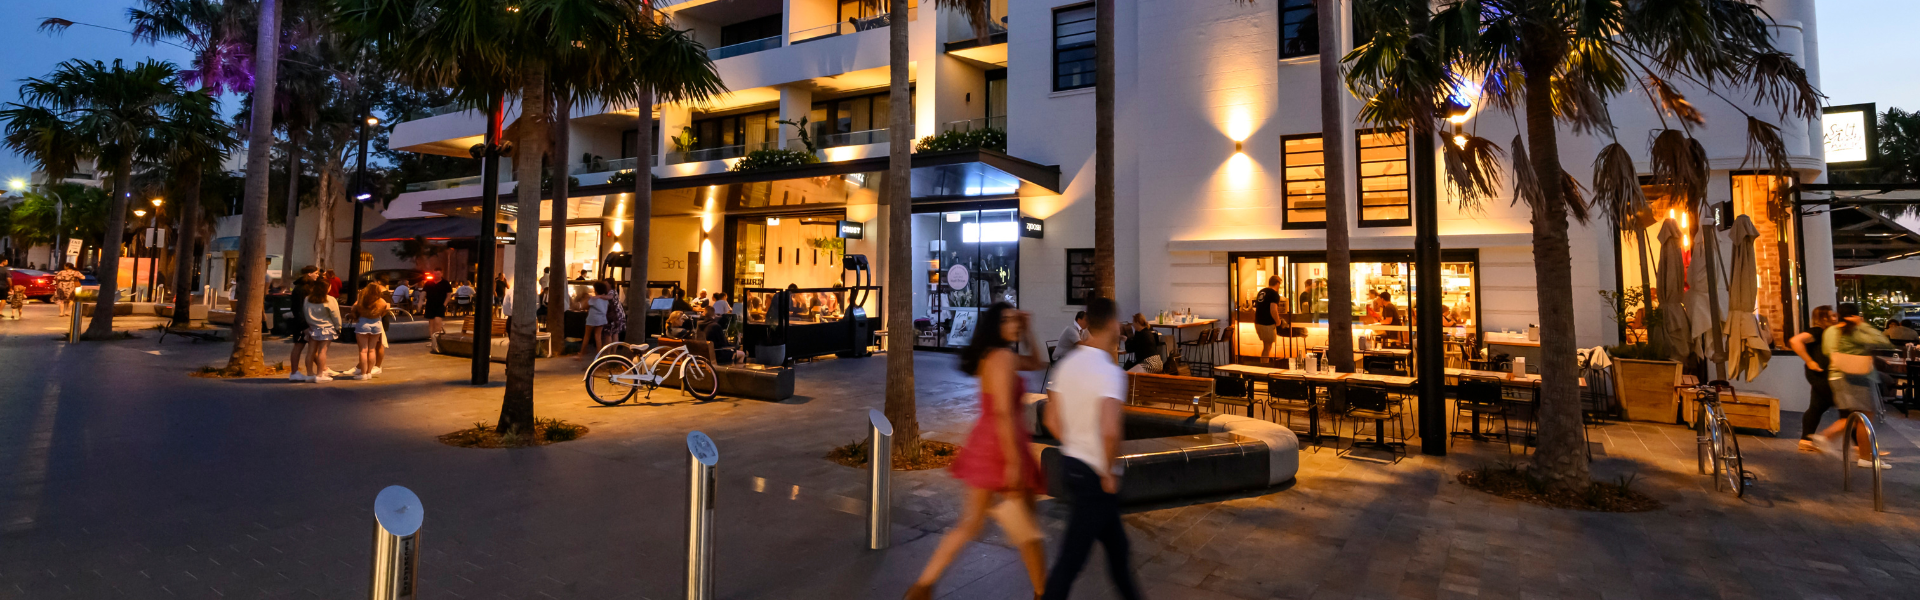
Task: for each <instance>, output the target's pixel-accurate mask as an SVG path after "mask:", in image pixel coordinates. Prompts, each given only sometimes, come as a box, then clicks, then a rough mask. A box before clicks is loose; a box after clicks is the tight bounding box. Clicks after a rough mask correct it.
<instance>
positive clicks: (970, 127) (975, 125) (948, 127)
mask: <svg viewBox="0 0 1920 600" xmlns="http://www.w3.org/2000/svg"><path fill="white" fill-rule="evenodd" d="M980 129H998V130H1001V131H1006V130H1007V117H1006V115H1001V116H998V117H987V118H984V119H967V120H964V121H949V122H947V124H945V125H942V126H941V127H940V132H941V133H947V132H952V131H976V130H980Z"/></svg>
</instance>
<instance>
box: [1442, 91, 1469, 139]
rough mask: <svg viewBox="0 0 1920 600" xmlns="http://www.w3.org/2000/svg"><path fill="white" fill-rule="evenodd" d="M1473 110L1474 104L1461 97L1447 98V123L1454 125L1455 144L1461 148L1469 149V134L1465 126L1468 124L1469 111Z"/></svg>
mask: <svg viewBox="0 0 1920 600" xmlns="http://www.w3.org/2000/svg"><path fill="white" fill-rule="evenodd" d="M1472 108H1473V103H1472V102H1469V101H1467V100H1466V99H1465V98H1461V97H1460V96H1450V97H1448V98H1447V122H1448V123H1452V124H1453V144H1454V145H1455V146H1459V147H1461V148H1465V147H1467V132H1466V128H1465V127H1464V126H1465V125H1466V123H1467V114H1468V111H1469V110H1471V109H1472Z"/></svg>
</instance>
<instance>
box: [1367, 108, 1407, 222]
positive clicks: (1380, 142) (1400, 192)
mask: <svg viewBox="0 0 1920 600" xmlns="http://www.w3.org/2000/svg"><path fill="white" fill-rule="evenodd" d="M1356 133H1357V134H1358V135H1357V136H1356V138H1357V139H1358V141H1359V142H1360V143H1359V148H1358V150H1359V152H1358V156H1359V159H1360V160H1359V161H1358V163H1357V164H1358V166H1359V175H1360V226H1361V227H1405V226H1408V225H1412V224H1413V204H1412V196H1411V195H1410V194H1409V193H1408V191H1409V190H1408V182H1409V179H1408V177H1407V166H1408V165H1407V136H1406V133H1405V132H1404V131H1402V130H1399V129H1363V130H1360V131H1358V132H1356Z"/></svg>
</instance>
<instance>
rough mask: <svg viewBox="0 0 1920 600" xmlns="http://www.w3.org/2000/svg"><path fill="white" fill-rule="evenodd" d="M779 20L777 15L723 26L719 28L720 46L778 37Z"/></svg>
mask: <svg viewBox="0 0 1920 600" xmlns="http://www.w3.org/2000/svg"><path fill="white" fill-rule="evenodd" d="M780 23H781V18H780V15H779V14H778V13H776V14H771V15H767V16H764V17H760V18H758V19H749V20H746V21H741V22H739V23H734V24H732V25H723V26H721V27H720V45H721V46H732V45H734V44H744V43H747V42H751V41H755V40H764V39H767V38H770V37H779V36H780Z"/></svg>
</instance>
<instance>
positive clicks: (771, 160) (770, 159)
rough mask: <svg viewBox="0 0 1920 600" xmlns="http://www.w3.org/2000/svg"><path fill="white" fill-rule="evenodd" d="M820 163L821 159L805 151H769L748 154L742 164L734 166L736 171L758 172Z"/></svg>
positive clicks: (741, 160) (741, 161)
mask: <svg viewBox="0 0 1920 600" xmlns="http://www.w3.org/2000/svg"><path fill="white" fill-rule="evenodd" d="M817 162H820V157H818V156H814V155H813V153H811V152H807V151H804V150H784V149H768V150H755V151H752V152H748V153H747V155H746V157H744V158H741V159H740V162H737V163H734V164H733V169H732V170H734V171H757V170H760V169H777V168H780V167H798V166H801V165H810V164H813V163H817Z"/></svg>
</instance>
